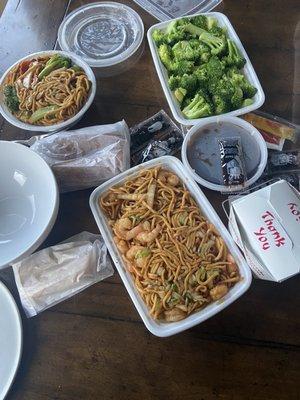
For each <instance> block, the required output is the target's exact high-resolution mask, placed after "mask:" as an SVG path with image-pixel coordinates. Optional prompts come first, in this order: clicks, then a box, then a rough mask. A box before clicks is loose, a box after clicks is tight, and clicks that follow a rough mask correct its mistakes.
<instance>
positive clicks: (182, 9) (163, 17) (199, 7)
mask: <svg viewBox="0 0 300 400" xmlns="http://www.w3.org/2000/svg"><path fill="white" fill-rule="evenodd" d="M134 1H135V3H137V4H138V5H139V6H141V7H142V8H144V10H146V11H148V12H149V13H150V14H151V15H153V16H154V17H155V18H157V19H158V20H159V21H167V20H169V19H172V18H178V17H182V16H184V15H188V14H195V13H197V12H202V13H204V12H207V11H210V10H212V9H213V8H215V7H216V6H217V5H218V4H220V3H221V1H222V0H185V1H183V0H134Z"/></svg>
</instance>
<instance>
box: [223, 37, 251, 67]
mask: <svg viewBox="0 0 300 400" xmlns="http://www.w3.org/2000/svg"><path fill="white" fill-rule="evenodd" d="M227 47H228V55H227V56H225V57H224V61H225V63H226V64H227V65H228V66H236V67H237V68H243V66H244V65H245V64H246V60H245V58H244V57H243V56H242V55H241V53H240V51H239V49H238V48H237V46H236V44H235V43H234V42H233V41H232V40H230V39H227Z"/></svg>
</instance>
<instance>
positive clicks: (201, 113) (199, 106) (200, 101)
mask: <svg viewBox="0 0 300 400" xmlns="http://www.w3.org/2000/svg"><path fill="white" fill-rule="evenodd" d="M182 112H183V114H184V116H185V117H186V118H189V119H195V118H203V117H208V116H210V115H212V106H211V104H210V103H208V102H207V100H206V99H205V98H204V96H202V94H200V93H196V95H195V96H194V98H193V99H192V100H191V102H190V103H189V104H188V105H187V106H186V107H184V109H183V110H182Z"/></svg>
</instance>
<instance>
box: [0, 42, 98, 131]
mask: <svg viewBox="0 0 300 400" xmlns="http://www.w3.org/2000/svg"><path fill="white" fill-rule="evenodd" d="M53 54H61V55H62V56H65V57H68V58H70V60H71V61H72V62H73V63H75V64H77V65H78V66H79V67H81V68H82V69H83V70H84V72H85V73H86V75H87V77H88V79H89V81H90V82H91V84H92V85H91V89H90V93H89V96H88V99H87V102H86V103H85V104H84V106H83V107H82V108H81V109H80V110H79V111H78V113H77V114H76V115H74V117H72V118H69V119H67V120H66V121H63V122H61V123H59V124H53V125H49V126H43V125H32V124H26V123H25V122H22V121H20V120H18V118H16V117H15V116H14V115H13V114H12V113H11V112H10V110H9V109H8V107H7V106H6V104H5V102H4V95H3V88H4V82H5V79H6V76H7V75H8V73H9V72H10V71H11V69H12V68H13V67H15V66H16V65H17V64H19V63H20V62H21V61H24V60H31V59H33V58H35V57H39V56H47V55H50V56H52V55H53ZM95 94H96V78H95V75H94V73H93V71H92V69H91V68H90V67H89V65H88V64H87V63H86V62H85V61H83V59H82V58H81V57H78V56H77V55H76V54H73V53H68V52H66V51H59V50H45V51H39V52H37V53H32V54H29V55H27V56H26V57H23V58H21V59H20V60H18V61H17V62H15V63H14V64H13V65H12V66H10V67H9V68H8V69H7V70H6V71H5V72H4V74H3V75H2V77H1V79H0V113H1V114H2V116H3V117H4V118H5V119H6V120H7V121H8V122H9V123H10V124H12V125H14V126H16V127H17V128H20V129H25V130H27V131H31V132H41V133H48V132H49V133H50V132H58V131H61V130H63V129H68V128H70V127H71V126H73V125H74V124H76V123H77V122H78V121H79V120H80V119H81V118H82V117H83V115H84V114H85V112H86V111H87V110H88V109H89V107H90V105H91V104H92V102H93V100H94V97H95Z"/></svg>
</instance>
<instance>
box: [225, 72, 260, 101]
mask: <svg viewBox="0 0 300 400" xmlns="http://www.w3.org/2000/svg"><path fill="white" fill-rule="evenodd" d="M227 76H228V78H229V80H230V81H231V82H232V84H233V85H234V86H236V87H240V88H241V89H242V91H243V95H244V98H250V99H251V98H252V97H253V96H254V95H255V94H256V92H257V89H256V87H255V86H253V85H251V83H250V82H249V81H248V80H247V78H246V77H245V76H244V75H243V74H241V73H239V71H238V70H237V69H236V68H231V69H230V70H229V71H228V72H227Z"/></svg>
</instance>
